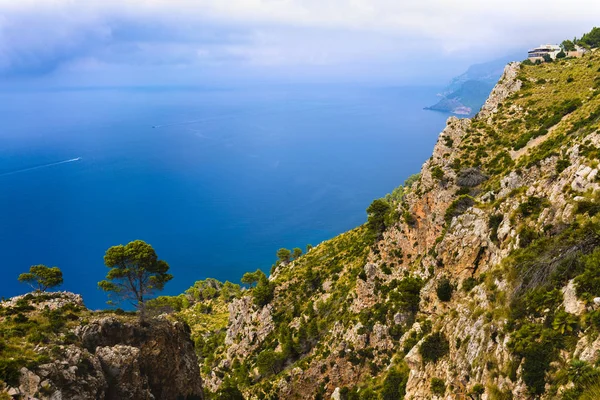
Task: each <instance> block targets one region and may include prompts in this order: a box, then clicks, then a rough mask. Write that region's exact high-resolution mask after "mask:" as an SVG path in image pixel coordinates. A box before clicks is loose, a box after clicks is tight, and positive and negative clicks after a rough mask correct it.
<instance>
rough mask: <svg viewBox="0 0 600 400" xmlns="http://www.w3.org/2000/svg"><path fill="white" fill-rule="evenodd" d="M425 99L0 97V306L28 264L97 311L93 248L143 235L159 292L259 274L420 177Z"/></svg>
mask: <svg viewBox="0 0 600 400" xmlns="http://www.w3.org/2000/svg"><path fill="white" fill-rule="evenodd" d="M435 93H436V90H435V88H420V87H385V88H383V87H364V86H362V87H350V86H345V87H341V86H336V87H330V86H325V85H322V86H304V87H281V86H280V87H260V88H256V87H240V88H226V89H215V88H104V89H89V88H88V89H85V88H84V89H77V90H75V89H61V90H58V89H55V90H40V91H32V90H27V91H10V92H7V91H4V92H0V104H2V105H1V106H0V254H1V255H2V270H3V279H2V281H1V282H0V296H3V297H8V296H13V295H16V294H20V293H24V292H26V291H28V287H27V286H25V285H22V284H19V283H18V281H17V276H18V275H19V273H21V272H24V271H26V270H27V269H28V268H29V266H30V265H34V264H46V265H49V266H58V267H60V268H61V269H62V270H63V272H64V279H65V282H64V285H63V286H62V289H64V290H70V291H75V292H78V293H81V294H83V296H84V300H85V302H86V304H87V305H88V307H91V308H102V307H105V302H106V300H107V299H106V295H105V294H104V293H103V292H101V291H100V290H98V289H97V282H98V281H100V280H102V279H103V278H104V276H105V275H106V272H107V268H106V267H105V266H104V264H103V255H104V252H105V251H106V249H107V248H109V247H110V246H112V245H116V244H121V243H122V244H125V243H127V242H129V241H131V240H135V239H142V240H145V241H146V242H148V243H150V244H151V245H152V246H153V247H154V248H155V250H156V251H157V254H158V256H159V257H160V258H161V259H164V260H165V261H167V262H168V263H169V265H170V266H171V273H172V274H173V275H174V279H173V280H172V281H171V282H169V283H168V284H167V286H166V288H165V291H164V293H165V294H178V293H181V292H183V291H184V290H185V289H187V288H188V287H189V286H191V285H192V284H193V283H194V282H195V281H196V280H199V279H204V278H206V277H214V278H217V279H220V280H230V281H233V282H239V280H240V278H241V276H242V275H243V273H244V272H246V271H253V270H255V269H257V268H261V269H263V270H264V271H265V272H268V271H269V269H270V266H271V264H272V263H273V262H274V260H275V259H276V257H275V253H276V251H277V249H279V248H280V247H287V248H292V247H301V248H305V246H306V245H307V244H309V243H310V244H313V245H316V244H318V243H319V242H321V241H323V240H325V239H328V238H331V237H333V236H335V235H337V234H339V233H341V232H344V231H346V230H349V229H351V228H353V227H355V226H357V225H359V224H361V223H363V222H364V221H365V220H366V214H365V209H366V208H367V206H368V205H369V204H370V202H371V201H372V200H373V199H375V198H377V197H381V196H383V195H385V194H386V193H388V192H390V191H391V190H392V189H393V188H394V187H396V186H398V185H399V184H401V183H402V182H403V181H404V180H405V179H406V178H407V177H408V176H409V175H411V174H413V173H416V172H418V171H419V170H420V167H421V164H422V163H423V162H424V161H425V160H426V159H427V158H428V157H429V156H430V155H431V151H432V148H433V145H434V143H435V141H436V139H437V135H438V133H439V132H440V131H441V130H442V129H443V127H444V125H445V120H446V117H447V116H446V115H443V114H439V113H435V112H431V111H424V110H422V108H423V106H424V105H427V104H431V103H432V102H434V101H435Z"/></svg>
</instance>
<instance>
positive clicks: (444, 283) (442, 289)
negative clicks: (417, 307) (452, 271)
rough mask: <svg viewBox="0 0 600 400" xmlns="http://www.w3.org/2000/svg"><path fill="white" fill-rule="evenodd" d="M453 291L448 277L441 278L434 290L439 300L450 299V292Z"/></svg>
mask: <svg viewBox="0 0 600 400" xmlns="http://www.w3.org/2000/svg"><path fill="white" fill-rule="evenodd" d="M453 291H454V287H453V286H452V283H450V280H449V279H448V278H445V277H444V278H442V279H440V281H439V282H438V284H437V287H436V289H435V292H436V293H437V297H438V299H440V300H441V301H450V299H451V298H452V292H453Z"/></svg>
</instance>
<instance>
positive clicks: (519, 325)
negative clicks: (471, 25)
mask: <svg viewBox="0 0 600 400" xmlns="http://www.w3.org/2000/svg"><path fill="white" fill-rule="evenodd" d="M599 70H600V57H599V55H598V54H592V55H591V56H588V57H585V58H582V59H578V60H565V61H561V62H558V63H551V64H544V65H537V66H524V65H520V64H519V63H511V64H509V65H508V66H507V67H506V68H505V70H504V73H503V76H502V78H501V79H500V81H499V82H498V84H497V85H496V86H495V87H494V89H493V90H492V92H491V94H490V96H489V98H488V100H487V101H486V103H485V105H484V106H483V107H482V110H481V111H480V112H479V113H478V114H477V116H475V117H474V118H473V119H457V118H454V117H453V118H450V119H449V120H448V123H447V126H446V128H445V129H444V131H443V132H442V133H441V134H440V136H439V139H438V142H437V144H436V145H435V148H434V150H433V155H432V157H431V158H430V159H429V160H428V161H427V162H425V164H424V165H423V167H422V169H421V172H420V175H419V177H418V179H416V181H414V182H412V183H411V184H410V185H407V186H406V187H404V188H402V190H397V191H395V192H394V193H396V194H398V193H400V194H401V195H400V196H399V195H391V196H389V197H388V199H387V200H385V201H386V202H387V203H388V204H389V205H390V209H389V210H388V211H386V212H385V215H383V216H381V218H380V220H381V221H384V227H383V229H382V230H381V231H380V232H373V229H372V226H376V225H370V224H367V225H365V226H362V227H359V228H357V229H355V230H352V231H350V232H347V233H344V234H342V235H340V236H338V237H336V238H334V239H332V240H330V241H326V242H323V243H321V244H320V245H318V246H316V247H315V248H312V249H310V251H308V252H307V253H306V254H305V255H303V256H301V257H299V258H297V259H296V260H294V261H292V262H289V263H288V262H284V263H280V264H279V265H278V266H277V268H275V269H274V270H273V272H272V274H271V276H270V278H269V285H262V286H260V285H259V286H260V287H259V286H257V287H255V288H251V289H249V290H247V291H240V292H239V293H238V294H236V295H234V296H232V297H230V298H225V297H223V296H220V295H219V290H216V291H215V292H214V293H213V295H211V296H209V298H208V299H207V298H197V297H194V295H192V294H190V293H188V295H187V298H188V300H189V301H190V305H188V307H187V308H185V309H182V310H181V311H179V314H180V315H181V316H182V318H185V319H186V320H188V322H190V324H191V325H192V326H194V323H199V321H206V320H212V321H214V320H215V318H216V316H217V315H218V316H219V318H220V320H219V321H220V322H219V323H216V324H213V325H212V326H211V327H210V328H207V327H206V325H203V328H202V329H201V330H198V331H195V330H194V329H192V334H193V336H194V338H195V340H196V342H197V344H199V346H198V348H197V350H198V352H199V355H200V358H201V364H202V373H203V378H204V379H205V382H206V387H207V389H208V390H209V392H211V393H213V395H214V396H215V398H223V399H225V398H235V397H230V396H231V393H233V392H236V391H238V390H239V392H241V393H243V394H244V396H245V397H246V398H251V399H260V398H286V399H288V398H289V399H314V398H329V397H332V398H335V399H370V398H383V399H395V398H402V397H403V396H404V398H410V399H432V398H439V399H442V398H447V399H451V398H466V397H470V398H485V399H510V398H518V399H521V398H522V399H525V398H580V397H581V396H592V397H587V398H597V397H593V396H594V395H595V394H594V393H597V390H598V387H600V386H599V385H600V381H599V380H598V376H600V370H598V369H596V367H595V365H596V363H597V362H598V361H599V358H598V353H597V350H598V349H599V348H600V341H599V340H597V337H598V333H600V324H598V322H597V321H598V320H600V319H598V315H600V310H597V307H598V304H599V303H600V286H599V285H597V284H596V283H595V282H597V281H596V279H598V278H597V276H598V275H599V274H600V272H598V271H600V266H599V264H598V260H599V259H600V250H598V245H599V244H600V228H599V224H598V222H599V221H598V218H599V217H598V214H599V211H600V205H599V204H598V201H599V193H600V192H599V191H598V189H599V188H600V182H599V181H598V176H599V175H598V159H599V156H600V133H599V131H598V129H599V127H600V123H599V118H600V113H599V111H598V110H600V97H599V96H597V94H598V93H599V90H600V85H599V78H598V71H599ZM370 218H375V216H374V215H372V216H371V217H370ZM269 288H271V289H272V296H271V298H269V300H268V301H267V302H266V303H265V302H264V301H263V299H264V292H265V291H266V290H268V289H269ZM258 293H261V295H260V301H256V300H257V299H258ZM213 310H219V311H218V313H215V312H214V311H213ZM225 318H228V320H227V319H225ZM590 393H591V394H590ZM228 396H229V397H228ZM568 396H571V397H568ZM581 398H586V397H581Z"/></svg>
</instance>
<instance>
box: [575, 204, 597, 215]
mask: <svg viewBox="0 0 600 400" xmlns="http://www.w3.org/2000/svg"><path fill="white" fill-rule="evenodd" d="M575 212H576V213H577V214H588V215H589V216H590V217H593V216H595V215H596V214H598V213H599V212H600V201H588V200H582V201H579V202H577V206H576V207H575Z"/></svg>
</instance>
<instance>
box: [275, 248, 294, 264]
mask: <svg viewBox="0 0 600 400" xmlns="http://www.w3.org/2000/svg"><path fill="white" fill-rule="evenodd" d="M277 258H279V262H281V263H289V262H290V261H291V259H292V252H291V251H290V250H288V249H285V248H281V249H279V250H277Z"/></svg>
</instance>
